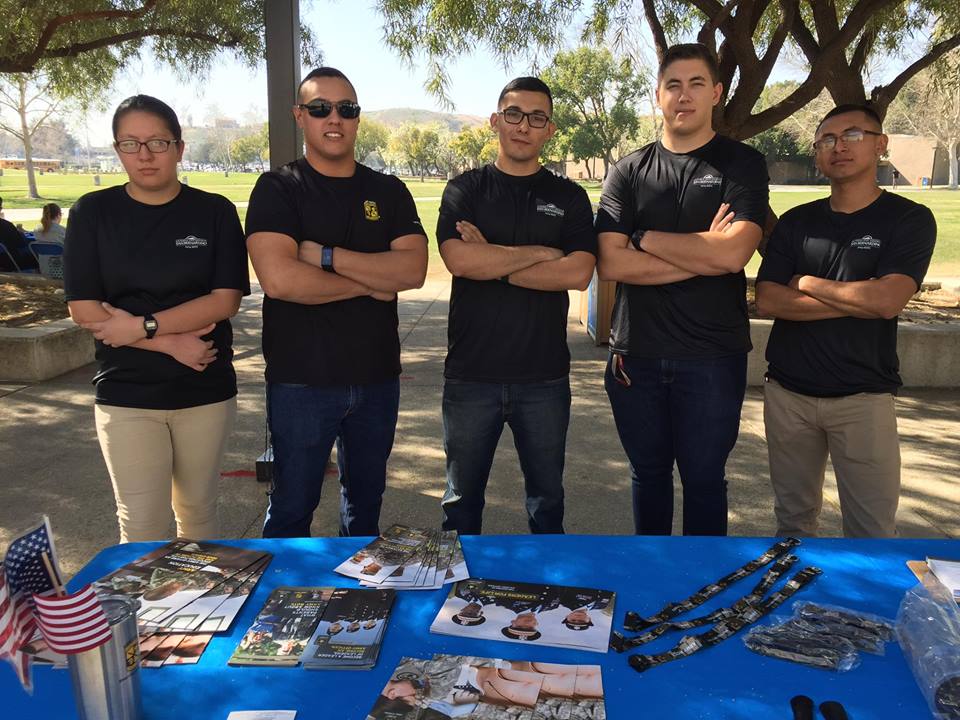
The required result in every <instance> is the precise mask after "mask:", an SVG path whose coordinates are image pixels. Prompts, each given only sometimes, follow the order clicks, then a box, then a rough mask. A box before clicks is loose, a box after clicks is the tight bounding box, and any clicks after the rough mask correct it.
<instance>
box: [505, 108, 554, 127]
mask: <svg viewBox="0 0 960 720" xmlns="http://www.w3.org/2000/svg"><path fill="white" fill-rule="evenodd" d="M497 115H502V116H503V119H504V120H505V121H507V122H508V123H510V124H511V125H519V124H520V123H522V122H523V119H524V118H526V119H527V124H528V125H529V126H530V127H532V128H537V129H538V130H539V129H540V128H545V127H546V126H547V123H548V122H550V118H549V117H547V116H546V115H544V114H543V113H542V112H540V111H539V110H538V111H535V112H532V113H525V112H524V111H523V110H517V109H516V108H507V109H506V110H499V111H497Z"/></svg>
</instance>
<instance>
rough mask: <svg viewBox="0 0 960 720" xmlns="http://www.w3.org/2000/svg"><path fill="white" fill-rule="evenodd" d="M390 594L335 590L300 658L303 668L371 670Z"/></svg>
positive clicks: (350, 589) (380, 639)
mask: <svg viewBox="0 0 960 720" xmlns="http://www.w3.org/2000/svg"><path fill="white" fill-rule="evenodd" d="M395 595H396V593H395V591H393V590H360V589H356V588H339V589H337V590H334V592H333V596H332V597H331V598H330V601H329V603H327V607H326V609H325V610H324V613H323V619H322V620H321V621H320V624H319V625H317V629H316V631H315V632H314V634H313V637H311V638H310V641H309V642H308V643H307V647H306V649H305V650H304V652H303V655H302V657H301V658H300V659H301V661H302V662H303V666H304V667H305V668H309V669H313V670H318V669H328V668H341V669H346V668H354V669H367V668H372V667H373V666H374V665H375V664H376V662H377V657H378V655H379V654H380V645H381V643H382V642H383V634H384V631H385V629H386V627H387V621H388V619H389V617H390V609H391V607H392V605H393V600H394V596H395Z"/></svg>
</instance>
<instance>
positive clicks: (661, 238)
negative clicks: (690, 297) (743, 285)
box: [640, 203, 763, 275]
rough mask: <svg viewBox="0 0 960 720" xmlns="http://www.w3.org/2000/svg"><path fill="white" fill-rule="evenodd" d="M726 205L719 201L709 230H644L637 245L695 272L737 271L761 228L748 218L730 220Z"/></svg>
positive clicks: (730, 213) (753, 250)
mask: <svg viewBox="0 0 960 720" xmlns="http://www.w3.org/2000/svg"><path fill="white" fill-rule="evenodd" d="M733 217H734V213H733V212H731V211H730V206H729V205H728V204H726V203H724V204H722V205H721V206H720V208H719V210H717V214H716V215H715V216H714V218H713V221H712V222H711V224H710V229H709V230H707V231H706V232H697V233H667V232H660V231H657V230H650V231H648V232H646V233H644V235H643V238H642V239H641V241H640V248H641V249H642V250H644V251H646V252H648V253H650V254H652V255H656V256H657V257H658V258H660V259H661V260H666V261H667V262H669V263H671V264H673V265H676V266H677V267H681V268H683V269H685V270H688V271H689V272H692V273H694V274H696V275H726V274H728V273H735V272H740V271H741V270H743V268H744V266H745V265H746V264H747V263H748V262H749V260H750V258H751V256H752V255H753V253H754V252H755V251H756V249H757V245H758V244H759V243H760V239H761V237H762V235H763V231H762V229H761V228H760V226H759V225H757V224H756V223H754V222H750V221H749V220H738V221H734V220H733Z"/></svg>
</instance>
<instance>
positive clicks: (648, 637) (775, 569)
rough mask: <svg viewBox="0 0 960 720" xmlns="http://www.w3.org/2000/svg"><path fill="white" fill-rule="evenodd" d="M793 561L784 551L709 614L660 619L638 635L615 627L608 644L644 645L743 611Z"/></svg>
mask: <svg viewBox="0 0 960 720" xmlns="http://www.w3.org/2000/svg"><path fill="white" fill-rule="evenodd" d="M796 562H797V556H796V555H784V556H783V557H781V558H780V559H779V560H777V561H776V562H775V563H774V564H773V565H772V566H770V568H769V569H768V570H767V571H766V572H765V573H764V574H763V577H762V578H760V582H758V583H757V584H756V585H755V586H754V588H753V590H751V591H750V592H749V593H748V594H746V595H744V596H743V597H742V598H740V599H739V600H737V601H736V602H735V603H733V605H731V606H730V607H724V608H717V609H716V610H714V611H713V612H711V613H710V614H708V615H703V616H702V617H698V618H692V619H690V620H681V621H676V622H668V623H663V624H661V625H657V626H656V627H654V628H652V629H650V630H647V631H646V632H645V633H643V634H642V635H637V636H636V637H632V638H628V637H624V636H623V635H622V634H621V633H618V632H616V631H614V633H613V636H612V639H611V640H610V646H611V647H612V648H613V649H614V650H616V651H617V652H623V651H624V650H628V649H630V648H634V647H638V646H640V645H645V644H646V643H648V642H651V641H652V640H656V639H657V638H658V637H661V636H663V635H665V634H666V633H668V632H670V631H672V630H691V629H693V628H696V627H702V626H704V625H710V624H712V623H715V622H718V621H719V620H725V619H727V618H731V617H733V616H734V615H737V614H739V613H741V612H744V611H745V610H746V609H747V608H748V607H750V606H752V605H755V604H756V603H757V602H758V601H759V600H760V599H761V598H762V597H763V596H764V595H765V594H766V592H767V590H769V589H770V588H771V587H773V585H774V584H775V583H776V582H777V580H779V579H780V577H781V576H782V575H784V574H785V573H787V572H788V571H789V570H790V568H792V567H793V565H794V564H795V563H796Z"/></svg>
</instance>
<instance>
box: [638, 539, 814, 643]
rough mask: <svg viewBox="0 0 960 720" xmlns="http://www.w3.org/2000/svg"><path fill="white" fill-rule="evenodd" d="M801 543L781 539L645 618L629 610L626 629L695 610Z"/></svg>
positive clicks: (655, 622) (646, 625)
mask: <svg viewBox="0 0 960 720" xmlns="http://www.w3.org/2000/svg"><path fill="white" fill-rule="evenodd" d="M799 544H800V541H799V540H798V539H797V538H792V537H791V538H786V539H784V540H781V541H779V542H777V543H775V544H774V545H772V546H771V547H770V548H769V549H768V550H767V551H766V552H765V553H763V555H761V556H760V557H758V558H757V559H755V560H751V561H750V562H748V563H747V564H745V565H742V566H741V567H739V568H737V569H736V570H734V571H733V572H732V573H729V574H727V575H724V576H723V577H722V578H720V579H719V580H717V581H716V582H713V583H711V584H710V585H706V586H704V587H702V588H700V589H699V590H697V592H695V593H694V594H693V595H691V596H690V597H688V598H687V599H686V600H682V601H680V602H677V603H670V604H669V605H665V606H664V607H663V608H661V610H660V612H658V613H657V614H656V615H651V616H650V617H648V618H643V617H640V616H639V615H638V614H637V613H635V612H628V613H627V615H626V617H625V618H624V621H623V627H624V629H625V630H628V631H630V632H640V631H641V630H646V629H647V628H649V627H653V626H654V625H659V624H660V623H662V622H666V621H667V620H671V619H673V618H675V617H676V616H677V615H680V614H682V613H685V612H687V611H688V610H693V609H694V608H695V607H699V606H700V605H703V603H705V602H706V601H707V600H709V599H710V598H712V597H714V596H715V595H717V594H719V593H721V592H722V591H723V590H725V589H726V588H728V587H730V586H731V585H733V584H734V583H735V582H737V581H738V580H742V579H743V578H745V577H747V576H749V575H752V574H753V573H755V572H756V571H757V570H759V569H760V568H762V567H763V566H764V565H769V564H770V563H771V562H773V561H774V560H775V559H776V558H778V557H780V556H781V555H783V554H784V553H786V552H788V551H789V550H790V549H791V548H794V547H796V546H797V545H799Z"/></svg>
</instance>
